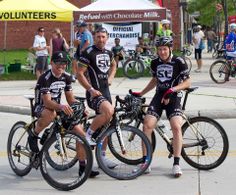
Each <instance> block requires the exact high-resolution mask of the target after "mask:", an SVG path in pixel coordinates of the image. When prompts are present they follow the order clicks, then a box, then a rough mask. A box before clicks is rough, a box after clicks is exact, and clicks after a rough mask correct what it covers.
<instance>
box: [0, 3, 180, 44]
mask: <svg viewBox="0 0 236 195" xmlns="http://www.w3.org/2000/svg"><path fill="white" fill-rule="evenodd" d="M68 1H69V2H71V3H73V4H74V5H76V6H78V7H84V6H86V5H88V4H90V2H91V0H68ZM163 6H164V7H167V8H168V9H170V10H171V13H172V19H173V32H174V33H175V34H176V36H177V37H176V38H175V48H178V47H179V45H180V15H179V0H163ZM76 18H77V17H75V20H76ZM39 26H43V27H44V28H45V37H46V38H47V40H49V39H50V37H51V32H52V30H53V29H54V28H55V27H58V28H60V29H61V31H62V33H63V36H64V37H65V38H66V40H70V23H65V22H7V49H21V48H29V47H31V46H32V44H33V40H34V35H35V34H36V32H37V29H38V27H39ZM3 43H4V22H0V49H3V47H4V45H3Z"/></svg>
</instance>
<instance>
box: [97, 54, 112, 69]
mask: <svg viewBox="0 0 236 195" xmlns="http://www.w3.org/2000/svg"><path fill="white" fill-rule="evenodd" d="M96 64H97V67H98V68H99V70H100V71H102V72H103V73H107V71H108V70H109V68H110V65H111V59H110V56H109V55H108V54H98V55H97V56H96Z"/></svg>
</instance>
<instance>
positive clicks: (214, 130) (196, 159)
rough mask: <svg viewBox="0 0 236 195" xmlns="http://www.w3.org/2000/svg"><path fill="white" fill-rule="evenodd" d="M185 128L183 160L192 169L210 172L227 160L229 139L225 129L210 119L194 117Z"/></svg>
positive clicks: (183, 129)
mask: <svg viewBox="0 0 236 195" xmlns="http://www.w3.org/2000/svg"><path fill="white" fill-rule="evenodd" d="M189 122H190V125H189V124H188V123H187V122H186V123H185V124H184V125H183V127H182V131H183V149H182V157H183V159H184V160H185V161H186V162H187V163H188V164H189V165H191V166H192V167H195V168H197V169H201V170H209V169H214V168H216V167H218V166H219V165H220V164H221V163H223V161H224V160H225V158H226V156H227V154H228V150H229V142H228V137H227V134H226V132H225V130H224V129H223V127H222V126H221V125H220V124H219V123H218V122H216V121H215V120H213V119H211V118H208V117H194V118H191V119H190V120H189Z"/></svg>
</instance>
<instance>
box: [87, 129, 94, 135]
mask: <svg viewBox="0 0 236 195" xmlns="http://www.w3.org/2000/svg"><path fill="white" fill-rule="evenodd" d="M93 133H94V131H93V130H92V129H90V127H89V128H88V130H87V132H86V137H91V136H92V135H93Z"/></svg>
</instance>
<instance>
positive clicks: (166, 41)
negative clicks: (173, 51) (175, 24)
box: [156, 37, 173, 47]
mask: <svg viewBox="0 0 236 195" xmlns="http://www.w3.org/2000/svg"><path fill="white" fill-rule="evenodd" d="M160 46H168V47H173V39H172V37H160V38H159V39H158V40H157V41H156V47H160Z"/></svg>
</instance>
